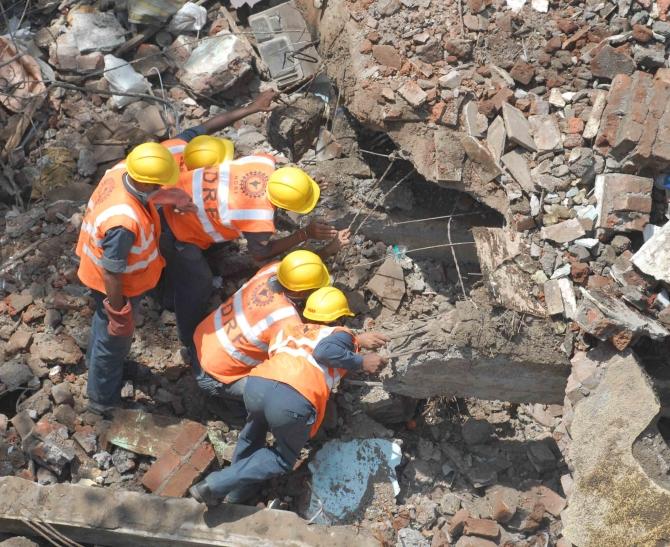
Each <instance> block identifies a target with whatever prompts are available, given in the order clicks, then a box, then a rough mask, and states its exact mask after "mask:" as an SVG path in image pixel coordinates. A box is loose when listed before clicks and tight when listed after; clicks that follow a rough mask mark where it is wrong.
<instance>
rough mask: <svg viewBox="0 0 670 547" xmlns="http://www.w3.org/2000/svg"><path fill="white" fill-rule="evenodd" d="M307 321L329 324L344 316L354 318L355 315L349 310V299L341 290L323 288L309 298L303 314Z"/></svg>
mask: <svg viewBox="0 0 670 547" xmlns="http://www.w3.org/2000/svg"><path fill="white" fill-rule="evenodd" d="M302 314H303V315H304V316H305V318H306V319H311V320H312V321H322V322H324V323H329V322H331V321H335V320H336V319H339V318H340V317H342V316H343V315H348V316H349V317H353V316H354V315H355V314H354V312H352V311H351V310H350V309H349V302H348V301H347V297H346V296H345V295H344V293H343V292H342V291H341V290H340V289H336V288H335V287H322V288H320V289H318V290H316V291H314V292H313V293H312V294H310V295H309V298H307V302H305V311H304V312H303V313H302Z"/></svg>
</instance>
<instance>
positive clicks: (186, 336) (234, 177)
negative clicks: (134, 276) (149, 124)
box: [161, 156, 338, 346]
mask: <svg viewBox="0 0 670 547" xmlns="http://www.w3.org/2000/svg"><path fill="white" fill-rule="evenodd" d="M178 186H179V188H181V189H183V190H184V191H185V192H186V194H188V196H189V197H191V199H192V200H193V202H194V203H195V204H196V206H197V211H196V212H193V213H186V214H181V212H174V211H173V210H170V209H165V210H163V211H161V217H162V221H163V225H162V226H163V236H162V238H161V252H162V253H163V256H165V259H166V261H167V268H166V273H167V276H168V285H169V286H170V287H172V290H173V292H174V310H175V314H176V318H177V330H178V332H179V338H180V340H181V342H182V344H183V345H184V346H189V345H190V343H191V340H192V338H193V332H194V330H195V327H196V326H197V325H198V323H199V322H200V321H202V319H203V317H204V316H205V314H206V313H207V311H208V302H209V298H210V295H211V293H212V270H211V268H210V267H209V264H208V262H207V259H206V257H205V255H204V254H203V251H204V250H206V249H208V248H209V247H210V246H211V245H213V244H215V243H220V242H224V241H231V240H234V239H237V238H239V237H244V238H245V239H246V240H247V244H248V249H249V252H250V253H251V255H252V257H253V258H254V259H255V260H257V261H259V262H260V261H265V260H267V259H269V258H272V257H274V256H277V255H279V254H281V253H283V252H285V251H288V250H289V249H291V248H292V247H295V246H297V245H299V244H300V243H302V242H304V241H306V240H307V239H310V238H311V239H317V240H333V239H335V238H336V237H337V235H338V232H337V230H335V229H334V228H332V227H331V226H328V225H326V224H322V223H320V222H311V223H310V224H309V225H308V226H307V227H306V228H303V229H300V230H297V231H295V232H294V233H292V234H290V235H289V236H286V237H284V238H280V239H272V235H273V233H274V232H275V223H274V216H275V210H276V209H277V208H281V209H286V210H288V211H293V212H295V213H299V214H307V213H309V212H310V211H311V210H312V209H314V207H315V206H316V203H317V201H318V199H319V196H320V190H319V186H318V184H317V183H316V182H315V181H314V180H312V178H311V177H309V175H307V173H305V172H304V171H302V170H301V169H298V168H296V167H282V168H280V169H275V165H274V161H273V160H272V159H270V158H269V157H265V156H249V157H246V158H241V159H238V160H234V161H231V162H227V163H222V164H220V165H218V166H215V167H209V168H205V169H196V170H194V171H190V172H188V173H184V174H182V176H181V178H180V181H179V183H178Z"/></svg>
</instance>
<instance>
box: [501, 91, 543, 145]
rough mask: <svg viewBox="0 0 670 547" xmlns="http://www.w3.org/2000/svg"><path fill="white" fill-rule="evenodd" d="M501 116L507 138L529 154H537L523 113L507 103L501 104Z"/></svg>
mask: <svg viewBox="0 0 670 547" xmlns="http://www.w3.org/2000/svg"><path fill="white" fill-rule="evenodd" d="M502 114H503V121H504V122H505V131H506V132H507V138H508V139H509V140H510V141H512V142H513V143H515V144H518V145H519V146H523V147H524V148H526V149H527V150H530V151H531V152H537V146H536V145H535V141H534V140H533V137H532V136H531V134H530V124H529V123H528V120H527V119H526V117H525V116H524V115H523V112H521V110H519V109H518V108H515V107H513V106H512V105H511V104H509V103H503V105H502Z"/></svg>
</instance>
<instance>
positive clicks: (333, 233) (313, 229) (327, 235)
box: [305, 220, 337, 241]
mask: <svg viewBox="0 0 670 547" xmlns="http://www.w3.org/2000/svg"><path fill="white" fill-rule="evenodd" d="M305 232H306V233H307V238H308V239H318V240H321V241H325V240H327V239H334V238H336V237H337V230H336V229H335V228H333V227H332V226H331V225H330V224H324V223H323V222H319V221H316V220H313V221H312V222H310V223H309V224H308V225H307V227H306V228H305Z"/></svg>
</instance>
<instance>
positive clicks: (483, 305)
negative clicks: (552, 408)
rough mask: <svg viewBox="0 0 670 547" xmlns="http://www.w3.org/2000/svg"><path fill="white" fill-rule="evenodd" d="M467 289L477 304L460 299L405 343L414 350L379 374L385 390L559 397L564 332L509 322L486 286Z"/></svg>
mask: <svg viewBox="0 0 670 547" xmlns="http://www.w3.org/2000/svg"><path fill="white" fill-rule="evenodd" d="M473 292H474V296H473V298H474V299H475V300H476V306H475V304H474V303H473V302H472V301H463V302H458V303H457V304H456V307H455V309H454V310H453V311H451V312H449V313H448V314H446V315H445V316H444V317H443V321H441V322H440V323H439V324H436V325H434V326H433V327H432V330H431V331H429V333H428V334H426V335H425V336H422V337H421V338H420V339H417V340H413V341H412V342H411V343H409V344H408V345H406V346H403V351H405V352H406V351H412V353H411V354H410V355H403V356H401V357H399V358H398V360H397V361H396V362H395V363H394V368H393V369H390V368H388V369H386V370H385V371H384V372H382V374H381V379H382V381H383V383H384V388H385V389H386V390H387V391H389V392H391V393H398V394H400V395H405V396H408V397H414V398H418V399H424V398H427V397H432V396H436V395H441V396H447V397H449V396H453V395H457V396H459V397H477V398H479V399H489V400H503V401H510V402H518V403H530V402H533V403H544V404H553V403H556V404H560V403H562V402H563V398H564V394H565V386H566V379H567V377H568V375H569V373H570V366H569V362H568V360H567V357H566V356H565V354H564V353H563V351H562V350H561V349H560V346H561V344H562V343H563V337H562V336H559V335H557V334H555V333H554V332H553V329H551V327H549V326H548V324H547V323H546V322H545V321H544V320H541V319H537V318H532V319H530V320H528V319H527V320H526V321H525V322H521V323H519V322H515V320H514V315H512V317H510V312H509V310H501V309H500V308H494V307H493V304H492V302H490V300H488V297H487V296H486V291H485V289H484V288H482V289H479V290H476V291H473ZM517 317H520V316H517ZM389 350H390V351H393V347H389ZM414 350H415V351H414Z"/></svg>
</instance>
